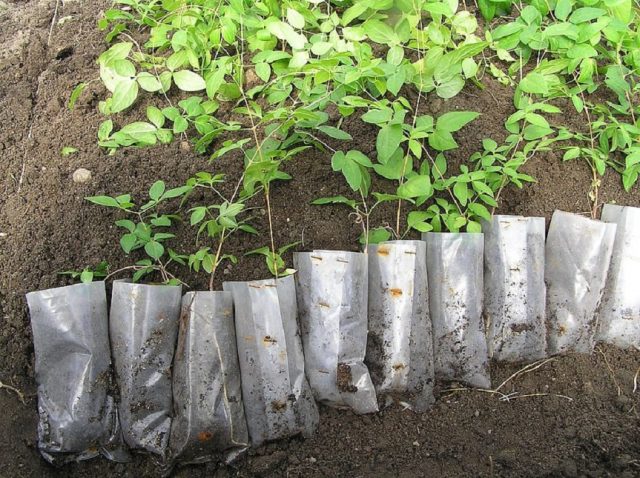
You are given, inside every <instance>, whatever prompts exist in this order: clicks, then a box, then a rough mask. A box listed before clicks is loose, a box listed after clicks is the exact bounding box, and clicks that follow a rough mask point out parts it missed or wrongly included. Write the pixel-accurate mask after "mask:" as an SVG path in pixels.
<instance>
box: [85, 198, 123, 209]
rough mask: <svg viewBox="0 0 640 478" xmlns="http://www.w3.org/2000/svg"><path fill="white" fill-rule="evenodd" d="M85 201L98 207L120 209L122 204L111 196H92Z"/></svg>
mask: <svg viewBox="0 0 640 478" xmlns="http://www.w3.org/2000/svg"><path fill="white" fill-rule="evenodd" d="M85 199H86V200H87V201H89V202H91V203H93V204H97V205H98V206H106V207H117V208H120V203H118V201H116V200H115V198H112V197H109V196H90V197H86V198H85Z"/></svg>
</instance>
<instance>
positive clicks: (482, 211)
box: [468, 203, 491, 221]
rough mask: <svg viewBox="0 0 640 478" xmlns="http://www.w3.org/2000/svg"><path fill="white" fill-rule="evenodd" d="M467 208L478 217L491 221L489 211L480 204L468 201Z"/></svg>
mask: <svg viewBox="0 0 640 478" xmlns="http://www.w3.org/2000/svg"><path fill="white" fill-rule="evenodd" d="M468 208H469V211H471V212H472V213H473V214H475V215H476V216H478V217H479V218H481V219H484V220H486V221H491V213H490V212H489V210H488V209H487V208H486V207H484V206H483V205H482V204H480V203H470V204H469V206H468Z"/></svg>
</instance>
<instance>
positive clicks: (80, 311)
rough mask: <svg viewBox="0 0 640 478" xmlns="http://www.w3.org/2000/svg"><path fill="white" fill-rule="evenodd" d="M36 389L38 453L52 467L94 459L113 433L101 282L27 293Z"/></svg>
mask: <svg viewBox="0 0 640 478" xmlns="http://www.w3.org/2000/svg"><path fill="white" fill-rule="evenodd" d="M27 302H28V304H29V311H30V314H31V327H32V329H33V344H34V350H35V375H36V383H37V385H38V412H39V416H40V420H39V422H38V448H39V449H40V452H41V453H42V455H43V457H44V458H45V459H46V460H47V461H49V462H51V463H56V464H62V463H65V462H69V461H74V460H83V459H88V458H92V457H94V456H96V455H98V454H99V453H100V452H102V453H103V454H105V455H108V453H107V452H106V448H105V447H107V446H108V445H109V442H110V440H111V439H112V435H113V434H114V433H116V431H117V414H116V408H115V405H114V402H113V399H112V397H110V396H109V395H108V389H109V387H110V382H111V370H110V364H111V355H110V353H109V329H108V321H107V297H106V292H105V285H104V282H93V283H90V284H76V285H70V286H67V287H58V288H55V289H47V290H42V291H38V292H31V293H29V294H27Z"/></svg>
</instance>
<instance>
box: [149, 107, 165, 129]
mask: <svg viewBox="0 0 640 478" xmlns="http://www.w3.org/2000/svg"><path fill="white" fill-rule="evenodd" d="M147 118H149V121H151V122H152V123H153V124H154V125H155V127H156V128H162V126H164V120H165V117H164V115H163V114H162V111H160V109H159V108H157V107H155V106H148V107H147Z"/></svg>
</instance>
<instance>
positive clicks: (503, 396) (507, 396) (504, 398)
mask: <svg viewBox="0 0 640 478" xmlns="http://www.w3.org/2000/svg"><path fill="white" fill-rule="evenodd" d="M552 360H555V357H550V358H546V359H542V360H538V361H537V362H533V363H530V364H529V365H526V366H524V367H522V368H521V369H520V370H518V371H517V372H515V373H513V374H511V375H510V376H509V377H508V378H507V379H506V380H505V381H504V382H502V383H501V384H500V385H498V386H497V387H496V388H494V389H493V390H488V389H485V388H468V387H458V388H449V389H447V390H443V393H444V392H482V393H490V394H493V395H498V396H499V400H500V401H501V402H509V401H511V400H514V399H516V398H527V397H559V398H564V399H566V400H569V401H570V402H572V401H573V398H571V397H568V396H567V395H560V394H557V393H527V394H523V395H520V392H517V391H515V392H511V393H503V392H501V391H500V389H501V388H503V387H504V386H505V385H506V384H507V383H509V382H510V381H512V380H513V379H515V378H517V377H519V376H521V375H524V374H526V373H529V372H533V371H534V370H538V369H539V368H540V367H542V366H543V365H544V364H546V363H548V362H551V361H552ZM638 371H639V372H640V370H638Z"/></svg>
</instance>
